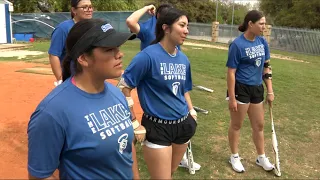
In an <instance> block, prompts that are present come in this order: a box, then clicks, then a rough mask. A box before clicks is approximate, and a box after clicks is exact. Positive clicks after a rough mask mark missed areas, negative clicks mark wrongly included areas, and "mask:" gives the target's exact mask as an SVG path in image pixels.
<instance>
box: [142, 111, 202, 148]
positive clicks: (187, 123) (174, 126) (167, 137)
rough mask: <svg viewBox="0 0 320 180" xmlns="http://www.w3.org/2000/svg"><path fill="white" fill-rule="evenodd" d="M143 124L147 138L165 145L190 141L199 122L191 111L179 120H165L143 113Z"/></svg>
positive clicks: (154, 142)
mask: <svg viewBox="0 0 320 180" xmlns="http://www.w3.org/2000/svg"><path fill="white" fill-rule="evenodd" d="M141 124H142V125H143V126H144V127H145V128H146V131H147V133H146V140H147V141H149V142H151V143H153V144H158V145H163V146H170V145H171V144H172V143H175V144H184V143H186V142H188V141H189V140H190V139H191V137H192V136H193V135H194V134H195V132H196V127H197V122H196V121H195V120H194V119H193V117H192V116H191V115H190V114H189V113H188V115H186V116H185V117H182V118H180V119H178V120H163V119H159V118H156V117H152V116H149V115H147V114H143V116H142V121H141Z"/></svg>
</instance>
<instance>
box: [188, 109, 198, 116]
mask: <svg viewBox="0 0 320 180" xmlns="http://www.w3.org/2000/svg"><path fill="white" fill-rule="evenodd" d="M189 112H190V115H191V116H197V111H195V110H194V109H191V110H190V111H189Z"/></svg>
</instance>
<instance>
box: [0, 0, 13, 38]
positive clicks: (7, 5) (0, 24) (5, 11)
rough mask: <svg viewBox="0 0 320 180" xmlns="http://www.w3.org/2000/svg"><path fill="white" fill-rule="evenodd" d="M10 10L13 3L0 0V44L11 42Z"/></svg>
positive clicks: (11, 10)
mask: <svg viewBox="0 0 320 180" xmlns="http://www.w3.org/2000/svg"><path fill="white" fill-rule="evenodd" d="M11 12H13V4H12V3H11V2H9V1H7V0H0V44H4V43H12V24H11Z"/></svg>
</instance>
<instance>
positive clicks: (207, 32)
mask: <svg viewBox="0 0 320 180" xmlns="http://www.w3.org/2000/svg"><path fill="white" fill-rule="evenodd" d="M131 13H132V12H94V15H93V17H94V18H101V19H105V20H108V21H109V22H110V23H111V25H112V26H113V27H114V28H115V29H116V30H118V31H121V32H129V29H128V27H127V25H126V19H127V17H128V16H130V15H131ZM148 17H149V16H148V15H145V16H143V17H142V18H141V22H143V21H145V20H146V19H148ZM67 19H70V13H65V12H64V13H26V14H17V13H13V14H12V27H13V34H17V33H19V34H27V33H30V34H33V35H34V37H36V38H50V37H51V33H52V31H53V29H54V27H56V26H57V25H58V24H59V23H60V22H62V21H65V20H67ZM240 34H241V32H239V31H238V26H236V25H227V24H220V25H219V37H218V40H217V42H219V43H225V44H228V43H230V42H231V41H232V40H233V39H234V38H236V37H237V36H239V35H240ZM188 38H189V39H195V40H205V41H211V39H212V24H204V23H189V35H188ZM270 48H273V49H279V50H284V51H290V52H299V53H306V54H314V55H320V30H307V29H297V28H285V27H272V30H271V36H270Z"/></svg>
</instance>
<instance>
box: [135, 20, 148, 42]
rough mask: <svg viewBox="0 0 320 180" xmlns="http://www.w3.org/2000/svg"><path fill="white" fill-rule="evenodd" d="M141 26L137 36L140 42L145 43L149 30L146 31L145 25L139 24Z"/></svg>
mask: <svg viewBox="0 0 320 180" xmlns="http://www.w3.org/2000/svg"><path fill="white" fill-rule="evenodd" d="M139 26H140V30H139V32H138V34H137V38H139V39H140V41H144V39H145V38H144V34H145V33H146V31H147V29H146V27H145V25H144V23H139Z"/></svg>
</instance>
